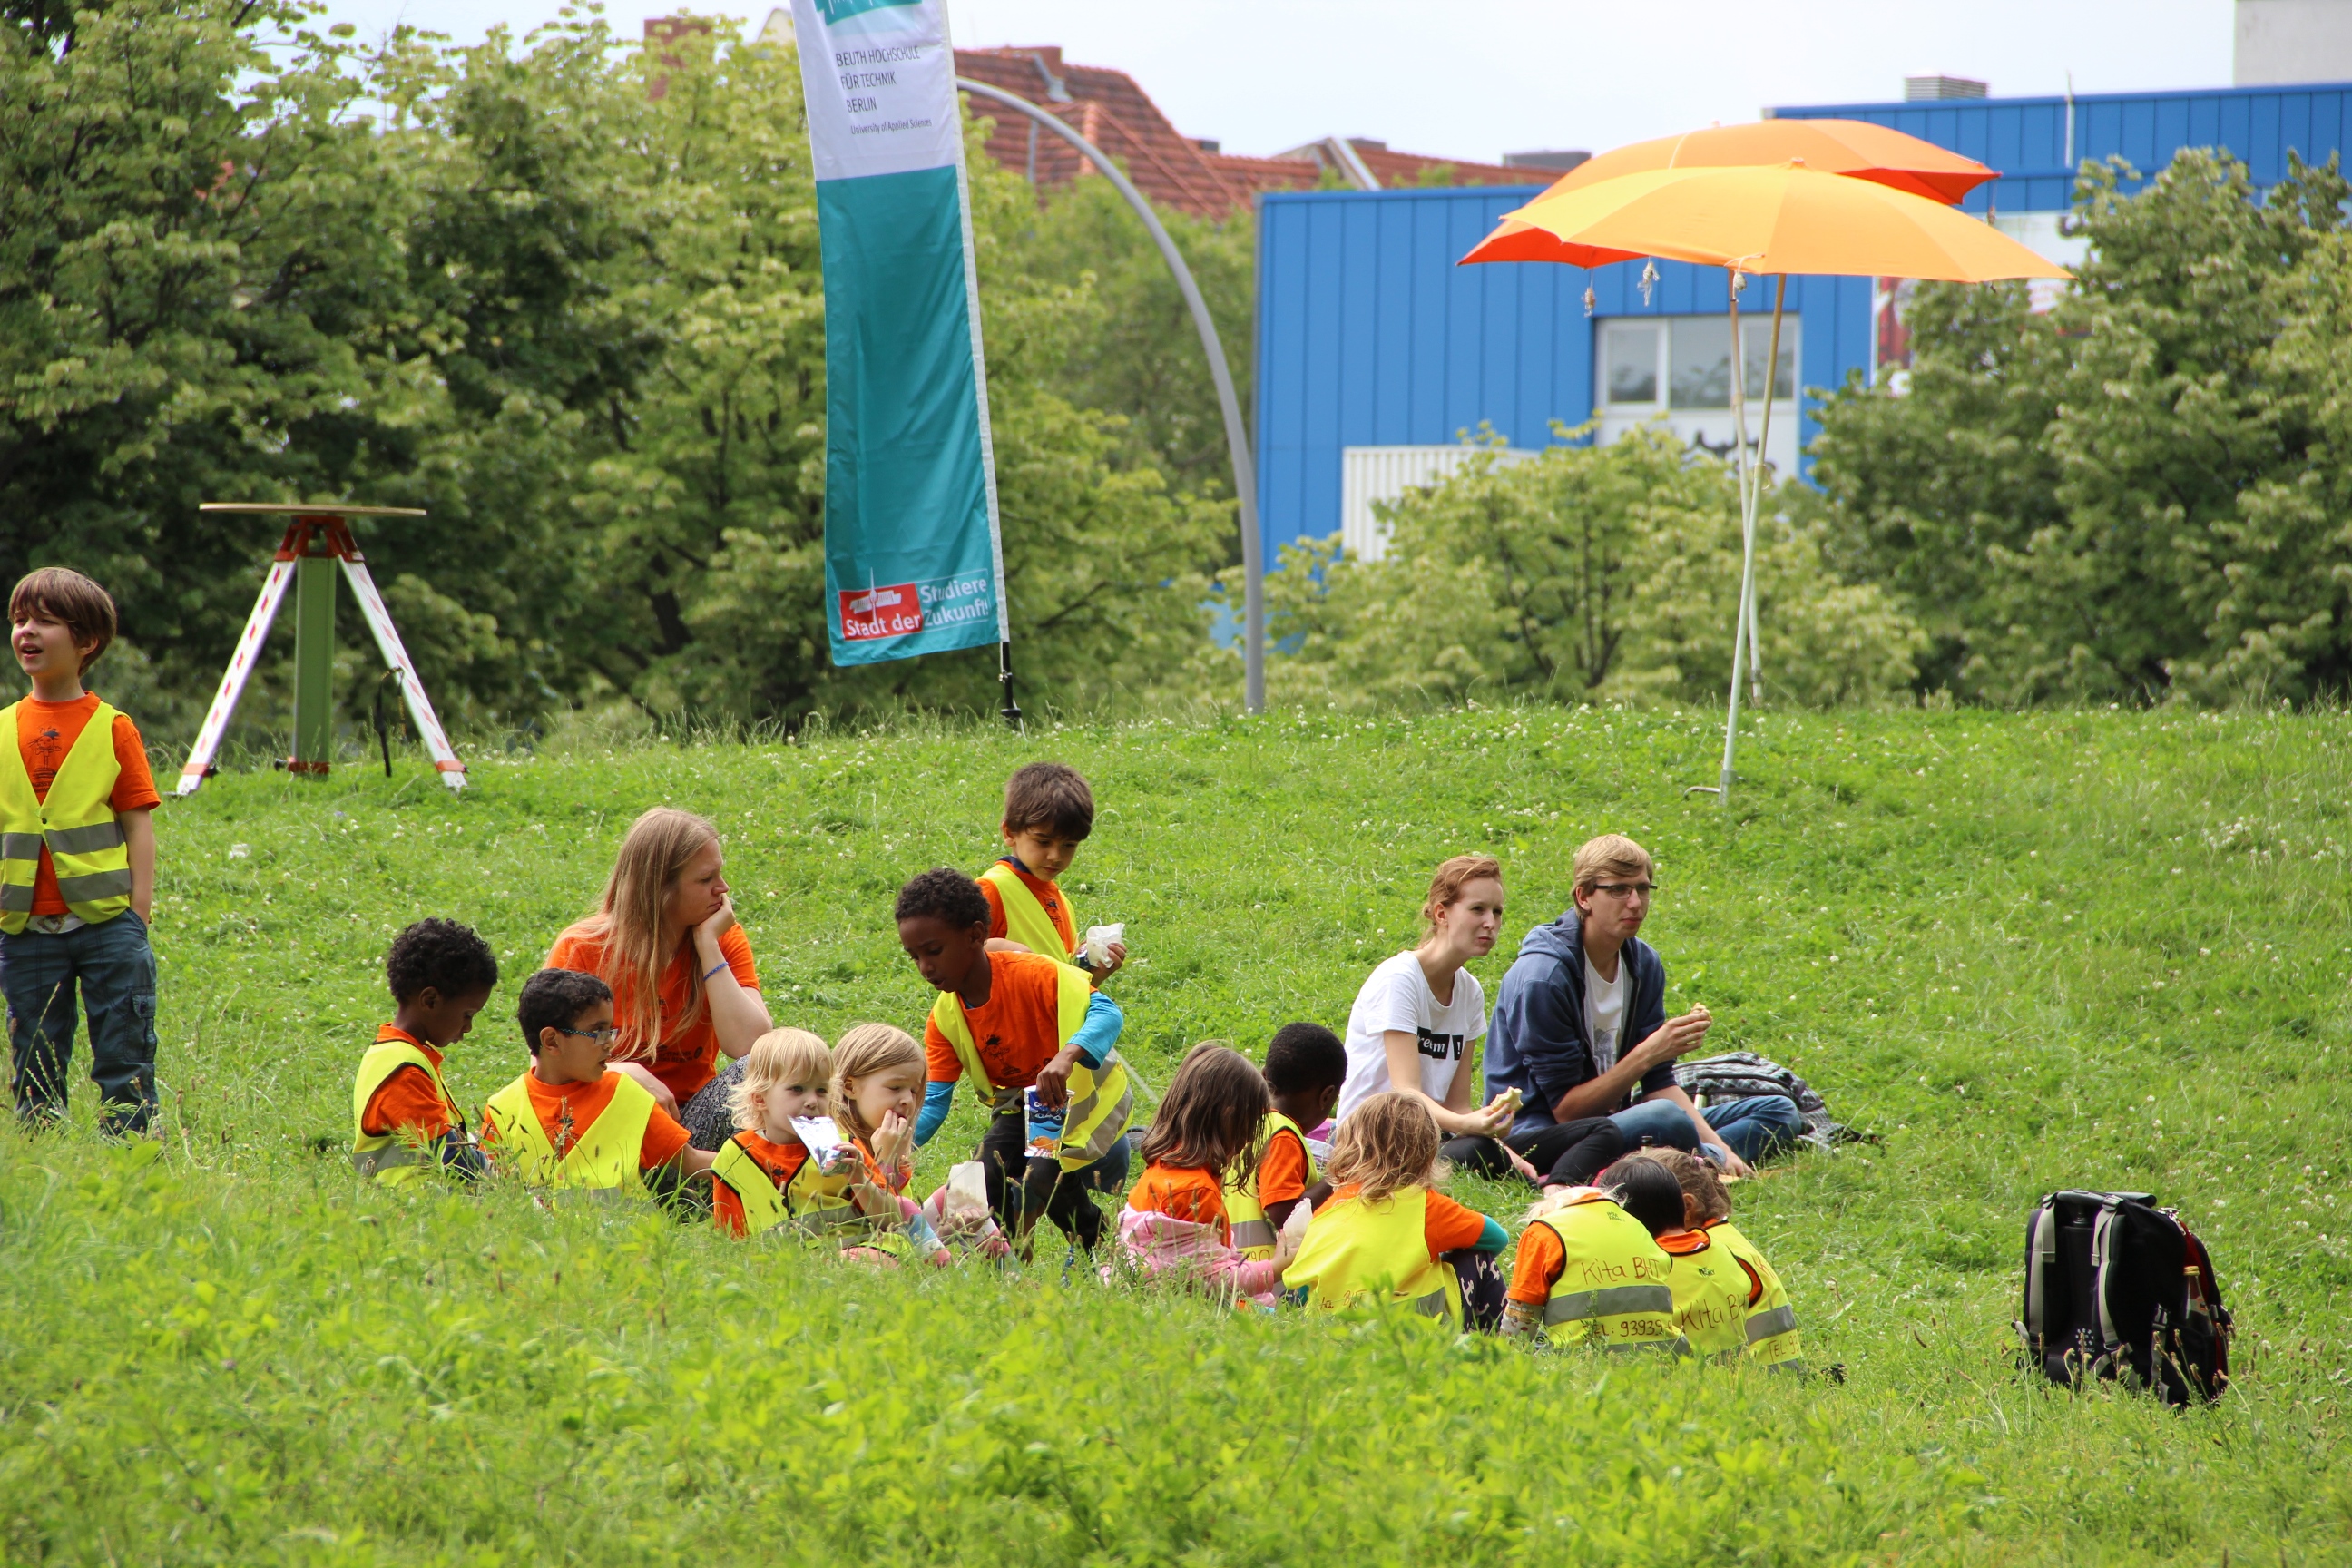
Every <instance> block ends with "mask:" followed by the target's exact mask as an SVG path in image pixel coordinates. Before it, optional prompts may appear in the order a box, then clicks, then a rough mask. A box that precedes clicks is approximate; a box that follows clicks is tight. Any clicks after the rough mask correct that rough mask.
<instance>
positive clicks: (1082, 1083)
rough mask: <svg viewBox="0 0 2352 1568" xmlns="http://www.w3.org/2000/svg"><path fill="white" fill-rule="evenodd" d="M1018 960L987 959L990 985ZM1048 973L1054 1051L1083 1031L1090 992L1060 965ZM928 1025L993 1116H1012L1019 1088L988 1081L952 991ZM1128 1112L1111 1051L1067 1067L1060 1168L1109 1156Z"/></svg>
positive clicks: (1005, 955) (1128, 1097) (1123, 1068)
mask: <svg viewBox="0 0 2352 1568" xmlns="http://www.w3.org/2000/svg"><path fill="white" fill-rule="evenodd" d="M1022 957H1024V955H1023V954H1019V953H1011V952H997V953H992V954H990V955H989V962H990V963H991V965H992V967H994V969H995V973H994V974H992V976H991V978H990V982H989V983H990V984H992V985H1001V984H1003V983H1004V974H1005V971H1006V969H1007V968H1008V967H1010V966H1008V965H1006V964H1004V963H1003V960H1006V959H1020V958H1022ZM1054 973H1055V1026H1056V1031H1055V1033H1056V1037H1055V1047H1057V1048H1058V1047H1062V1046H1066V1045H1068V1044H1069V1043H1070V1040H1071V1038H1072V1037H1074V1036H1075V1035H1076V1034H1077V1032H1078V1030H1079V1029H1080V1028H1082V1027H1084V1026H1085V1024H1086V1021H1087V1004H1088V1002H1089V1001H1090V999H1091V998H1092V997H1093V995H1094V987H1093V985H1092V984H1089V983H1088V982H1087V977H1086V973H1085V972H1084V971H1082V970H1077V969H1073V968H1071V967H1070V966H1069V965H1068V964H1066V963H1058V964H1055V966H1054ZM931 1025H932V1026H933V1027H934V1028H936V1029H938V1030H939V1032H940V1036H941V1037H943V1038H944V1039H945V1040H946V1041H947V1043H948V1044H949V1045H950V1046H951V1047H954V1048H955V1054H956V1060H957V1061H959V1062H961V1063H962V1064H963V1072H964V1076H965V1077H966V1078H968V1079H971V1081H972V1084H973V1085H974V1087H979V1086H982V1085H985V1086H986V1087H987V1089H988V1090H989V1093H990V1094H991V1096H992V1102H993V1104H994V1107H995V1110H996V1114H998V1115H999V1116H1005V1115H1011V1114H1014V1113H1017V1112H1018V1111H1019V1110H1020V1109H1021V1089H1022V1088H1023V1087H1024V1086H1023V1085H1019V1084H1009V1085H1008V1084H1000V1083H997V1082H995V1081H994V1080H993V1079H991V1078H990V1077H989V1076H988V1064H987V1063H985V1062H983V1061H982V1060H981V1057H980V1042H979V1041H977V1040H975V1039H973V1038H972V1034H971V1020H970V1019H969V1018H967V1017H965V1016H964V1010H963V998H962V997H961V996H959V995H957V994H956V993H954V992H952V991H942V992H940V994H939V999H938V1000H937V1001H935V1002H933V1003H932V1004H931ZM1134 1110H1135V1089H1134V1086H1133V1085H1132V1084H1130V1083H1129V1080H1128V1076H1127V1063H1126V1062H1124V1061H1122V1060H1121V1059H1120V1058H1119V1054H1118V1051H1117V1050H1116V1049H1113V1050H1112V1051H1111V1052H1110V1053H1109V1054H1108V1056H1106V1057H1105V1058H1103V1064H1102V1066H1100V1067H1099V1068H1090V1067H1088V1066H1087V1064H1086V1063H1084V1062H1079V1063H1077V1064H1076V1065H1075V1066H1073V1067H1072V1068H1070V1098H1069V1102H1068V1107H1067V1110H1066V1111H1065V1113H1064V1115H1063V1118H1062V1146H1061V1156H1060V1158H1061V1166H1062V1169H1064V1170H1065V1171H1076V1170H1080V1169H1082V1168H1084V1167H1086V1166H1087V1165H1091V1164H1093V1163H1095V1162H1096V1161H1097V1160H1099V1159H1101V1158H1102V1157H1103V1156H1104V1155H1106V1154H1108V1153H1109V1152H1110V1150H1111V1145H1112V1144H1114V1143H1116V1142H1118V1141H1119V1139H1120V1138H1121V1137H1123V1136H1125V1135H1126V1132H1127V1123H1128V1119H1129V1116H1130V1115H1131V1114H1133V1112H1134Z"/></svg>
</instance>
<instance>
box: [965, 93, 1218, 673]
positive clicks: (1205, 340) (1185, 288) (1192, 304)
mask: <svg viewBox="0 0 2352 1568" xmlns="http://www.w3.org/2000/svg"><path fill="white" fill-rule="evenodd" d="M956 86H957V87H959V88H961V89H963V90H964V91H966V92H968V93H971V94H972V95H973V96H974V97H976V98H985V99H987V100H990V101H991V102H993V103H1001V104H1003V105H1004V107H1006V108H1007V109H1011V110H1016V111H1017V112H1019V113H1022V114H1025V115H1027V116H1028V117H1029V120H1030V121H1031V123H1032V124H1034V125H1041V126H1043V127H1045V129H1046V130H1048V131H1050V132H1053V133H1054V134H1055V135H1056V136H1059V137H1060V138H1061V139H1062V140H1063V141H1065V142H1068V143H1069V144H1070V145H1071V146H1073V147H1075V148H1076V149H1077V150H1078V152H1079V153H1081V154H1082V155H1084V156H1085V157H1086V159H1087V161H1088V162H1089V163H1093V164H1094V166H1095V167H1096V168H1097V169H1099V170H1101V171H1102V173H1103V177H1104V178H1106V179H1108V181H1110V183H1111V186H1112V188H1113V189H1115V190H1117V191H1118V194H1119V195H1122V196H1124V197H1125V198H1127V205H1129V206H1130V207H1133V208H1134V209H1135V216H1138V217H1139V218H1141V219H1142V220H1143V226H1144V227H1145V228H1146V229H1149V230H1150V233H1151V242H1152V243H1153V244H1154V245H1156V246H1158V247H1160V257H1161V258H1162V259H1164V260H1165V261H1166V262H1167V263H1168V270H1169V271H1171V272H1172V273H1174V274H1175V276H1176V288H1177V290H1178V291H1179V292H1180V293H1181V294H1182V295H1183V296H1184V306H1185V309H1187V310H1191V311H1192V325H1193V327H1194V328H1195V329H1196V330H1197V331H1199V332H1200V334H1201V350H1202V353H1205V354H1207V355H1208V356H1209V375H1210V378H1211V379H1212V380H1213V381H1214V382H1215V383H1216V385H1217V403H1218V405H1219V406H1220V407H1221V408H1222V409H1223V412H1224V416H1225V449H1226V451H1227V452H1228V453H1230V454H1231V456H1232V458H1233V465H1234V497H1235V499H1237V500H1239V501H1240V503H1241V508H1240V510H1241V526H1242V573H1243V575H1244V578H1245V579H1246V582H1245V583H1244V586H1243V589H1242V605H1243V627H1242V669H1243V680H1242V686H1243V702H1244V706H1245V707H1247V709H1248V710H1249V711H1251V712H1253V713H1262V712H1264V711H1265V581H1264V578H1265V541H1263V540H1262V539H1260V538H1259V537H1258V529H1257V466H1256V464H1255V463H1254V462H1252V461H1251V459H1250V448H1249V432H1248V430H1247V428H1246V427H1245V426H1244V425H1243V424H1242V405H1241V400H1240V399H1239V398H1238V397H1236V396H1234V374H1233V371H1232V370H1231V369H1230V368H1228V367H1227V365H1226V363H1225V346H1224V344H1223V342H1220V341H1219V340H1218V337H1217V324H1216V322H1214V321H1211V320H1210V319H1209V306H1208V302H1207V301H1206V300H1202V298H1201V287H1200V285H1199V284H1197V283H1195V282H1193V281H1192V268H1189V267H1187V266H1185V265H1184V258H1183V256H1182V254H1181V252H1179V251H1178V250H1177V248H1176V242H1175V241H1174V240H1172V239H1171V238H1169V237H1168V230H1167V229H1166V227H1165V226H1162V225H1161V223H1160V215H1159V214H1158V213H1155V212H1153V211H1152V210H1151V204H1150V202H1147V201H1145V200H1144V199H1143V193H1142V192H1140V191H1139V190H1137V189H1136V188H1135V186H1134V185H1133V184H1131V183H1129V180H1128V177H1127V176H1126V175H1125V174H1121V173H1120V172H1119V170H1118V165H1117V164H1116V163H1112V162H1111V161H1110V158H1109V156H1108V154H1107V153H1104V152H1103V151H1102V149H1101V148H1099V147H1097V146H1096V145H1095V144H1094V143H1093V142H1089V141H1087V139H1086V138H1085V137H1083V136H1081V135H1079V134H1078V133H1077V132H1075V131H1073V130H1071V129H1070V128H1069V126H1067V125H1066V124H1064V123H1063V122H1062V121H1060V120H1059V119H1057V118H1055V116H1054V115H1051V114H1048V113H1047V112H1045V110H1043V109H1040V108H1038V107H1037V105H1035V104H1034V103H1032V102H1030V101H1029V100H1027V99H1025V98H1021V97H1019V96H1017V95H1015V94H1013V93H1010V92H1007V91H1005V90H1004V89H1003V88H999V87H991V86H989V85H988V84H987V83H986V82H984V81H974V80H972V79H971V78H969V77H958V78H956Z"/></svg>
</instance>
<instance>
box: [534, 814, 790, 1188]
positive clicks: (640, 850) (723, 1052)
mask: <svg viewBox="0 0 2352 1568" xmlns="http://www.w3.org/2000/svg"><path fill="white" fill-rule="evenodd" d="M723 858H724V857H723V856H722V855H721V853H720V851H719V832H718V829H716V828H714V827H712V826H710V824H709V823H708V822H706V821H704V820H703V819H702V818H701V817H699V816H695V815H694V813H692V812H690V811H677V810H674V809H673V808H671V807H669V806H666V805H661V806H656V807H655V808H654V809H653V810H651V811H648V812H646V814H645V815H644V816H640V817H638V818H637V820H636V821H635V822H634V823H632V824H631V825H630V826H629V833H628V837H625V838H624V839H623V840H622V841H621V852H620V854H619V855H618V856H616V857H615V858H614V862H613V874H612V876H610V877H609V878H607V879H605V882H604V897H603V898H602V899H601V900H599V901H598V903H597V906H596V909H595V910H594V911H593V913H591V914H589V915H588V916H587V917H586V918H585V919H583V920H580V921H574V922H573V923H572V925H571V926H570V927H569V928H567V929H566V930H565V931H564V932H563V934H562V936H560V937H557V938H556V939H555V945H554V946H553V947H552V948H551V949H549V950H548V954H547V967H548V968H550V969H576V970H580V971H583V973H589V974H593V975H594V976H596V977H597V978H598V979H599V980H602V981H603V982H604V984H606V985H608V986H610V987H612V991H613V1013H614V1022H615V1024H616V1025H617V1026H618V1033H617V1035H616V1037H615V1038H614V1047H613V1064H612V1065H613V1068H614V1071H616V1072H620V1073H623V1074H625V1075H626V1076H627V1077H629V1078H632V1079H635V1080H636V1081H637V1083H638V1085H639V1087H641V1088H643V1089H646V1091H647V1092H648V1093H650V1094H651V1095H652V1096H653V1097H654V1101H655V1103H656V1105H658V1106H660V1108H661V1109H662V1110H663V1111H664V1112H666V1113H667V1114H668V1115H671V1116H674V1117H676V1118H677V1120H678V1121H681V1122H682V1123H684V1124H685V1126H686V1129H687V1131H688V1134H689V1135H690V1136H691V1137H692V1138H693V1140H694V1146H695V1147H696V1148H698V1149H712V1150H715V1149H717V1148H718V1147H719V1145H720V1144H722V1143H724V1142H726V1141H727V1139H728V1136H729V1135H730V1134H731V1133H732V1132H733V1131H735V1121H734V1120H733V1118H732V1117H730V1115H729V1114H728V1103H729V1100H730V1096H731V1095H732V1093H733V1090H734V1088H735V1085H734V1082H733V1080H732V1079H731V1078H730V1079H729V1080H728V1081H726V1082H723V1083H722V1082H716V1081H714V1080H715V1079H718V1078H719V1071H718V1064H719V1058H721V1057H725V1058H729V1059H730V1061H731V1060H733V1059H735V1058H740V1057H741V1056H742V1055H743V1053H744V1052H746V1051H748V1050H750V1049H751V1042H752V1041H754V1040H756V1039H758V1038H759V1037H761V1035H764V1034H766V1033H767V1032H768V1031H769V1030H771V1029H772V1028H774V1027H775V1026H776V1025H775V1020H774V1019H772V1018H771V1017H769V1016H768V1004H767V1002H766V1000H765V999H764V998H763V997H761V994H760V973H759V971H758V970H757V969H756V968H754V967H753V965H752V963H751V941H750V939H749V938H747V937H746V936H744V934H743V928H742V927H741V926H740V925H738V924H736V923H735V905H734V902H733V901H732V900H730V898H729V897H728V893H727V879H726V878H725V877H724V876H722V875H721V874H720V867H721V862H722V860H723Z"/></svg>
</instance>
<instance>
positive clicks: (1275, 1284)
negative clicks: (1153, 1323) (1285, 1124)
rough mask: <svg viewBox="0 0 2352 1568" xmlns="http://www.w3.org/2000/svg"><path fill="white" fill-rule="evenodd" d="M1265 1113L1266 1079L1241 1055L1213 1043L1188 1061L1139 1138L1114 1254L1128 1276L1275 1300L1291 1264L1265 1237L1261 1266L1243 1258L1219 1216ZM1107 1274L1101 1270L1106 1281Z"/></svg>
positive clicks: (1268, 1302) (1254, 1148)
mask: <svg viewBox="0 0 2352 1568" xmlns="http://www.w3.org/2000/svg"><path fill="white" fill-rule="evenodd" d="M1270 1115H1271V1102H1270V1098H1269V1096H1268V1094H1267V1091H1266V1083H1265V1078H1264V1077H1263V1076H1261V1075H1260V1074H1259V1072H1258V1070H1257V1068H1254V1067H1252V1066H1251V1065H1250V1060H1249V1058H1247V1057H1244V1056H1243V1055H1242V1054H1241V1053H1240V1052H1239V1051H1235V1050H1231V1049H1228V1048H1227V1047H1223V1046H1221V1045H1218V1044H1216V1043H1215V1042H1214V1041H1207V1042H1203V1043H1202V1044H1201V1045H1197V1046H1194V1047H1192V1050H1191V1051H1190V1052H1188V1053H1187V1054H1186V1055H1185V1058H1184V1061H1183V1065H1182V1066H1181V1067H1179V1068H1177V1069H1176V1077H1175V1079H1174V1080H1173V1081H1172V1082H1171V1083H1170V1084H1169V1086H1168V1093H1167V1094H1166V1095H1165V1096H1164V1097H1163V1098H1162V1099H1161V1100H1160V1112H1159V1115H1158V1116H1157V1117H1155V1118H1154V1119H1153V1121H1152V1123H1151V1131H1149V1132H1147V1133H1145V1134H1144V1135H1143V1158H1144V1161H1145V1164H1144V1169H1143V1178H1142V1180H1140V1181H1139V1182H1137V1183H1136V1184H1135V1190H1134V1191H1133V1192H1131V1193H1129V1194H1128V1197H1127V1207H1126V1208H1125V1209H1124V1210H1123V1211H1121V1213H1120V1215H1119V1216H1118V1240H1119V1250H1120V1252H1121V1253H1122V1254H1123V1255H1124V1256H1125V1258H1126V1260H1127V1262H1128V1264H1129V1266H1130V1267H1131V1268H1134V1269H1135V1270H1136V1271H1137V1272H1138V1273H1139V1274H1141V1275H1143V1276H1144V1277H1145V1278H1146V1279H1161V1278H1171V1279H1181V1280H1182V1281H1184V1282H1185V1283H1186V1284H1188V1285H1190V1286H1192V1288H1194V1289H1202V1288H1204V1287H1205V1288H1207V1289H1212V1290H1214V1291H1216V1292H1217V1293H1219V1294H1220V1295H1223V1294H1226V1293H1228V1292H1230V1293H1232V1294H1234V1295H1236V1296H1246V1297H1248V1298H1249V1299H1250V1300H1254V1301H1255V1302H1257V1303H1258V1304H1259V1305H1261V1306H1266V1307H1271V1306H1273V1305H1274V1304H1275V1303H1276V1301H1277V1300H1279V1299H1280V1296H1281V1291H1282V1270H1283V1268H1284V1266H1285V1265H1286V1264H1287V1263H1288V1262H1289V1261H1290V1258H1289V1254H1288V1253H1287V1252H1286V1251H1284V1250H1283V1248H1282V1246H1281V1237H1279V1236H1278V1235H1276V1236H1272V1237H1268V1240H1267V1255H1266V1256H1265V1258H1262V1259H1252V1258H1244V1256H1243V1255H1242V1253H1241V1252H1239V1251H1238V1250H1236V1249H1235V1243H1236V1241H1237V1239H1238V1235H1237V1233H1236V1231H1235V1229H1234V1226H1233V1224H1232V1222H1231V1221H1230V1219H1229V1218H1228V1216H1227V1214H1226V1210H1225V1198H1226V1193H1227V1191H1228V1189H1227V1188H1226V1186H1225V1183H1226V1182H1227V1180H1228V1179H1229V1178H1230V1176H1231V1174H1232V1173H1234V1172H1237V1171H1246V1170H1248V1169H1249V1168H1250V1166H1251V1164H1252V1163H1253V1162H1254V1160H1255V1156H1256V1154H1257V1152H1258V1142H1259V1138H1260V1133H1261V1129H1262V1128H1263V1126H1264V1124H1265V1121H1266V1120H1267V1118H1268V1117H1269V1116H1270ZM1111 1275H1112V1268H1111V1266H1110V1265H1108V1264H1106V1265H1104V1267H1103V1277H1104V1278H1105V1279H1109V1278H1111Z"/></svg>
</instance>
